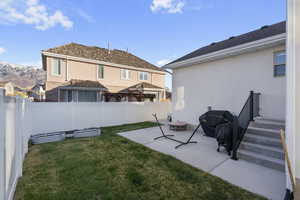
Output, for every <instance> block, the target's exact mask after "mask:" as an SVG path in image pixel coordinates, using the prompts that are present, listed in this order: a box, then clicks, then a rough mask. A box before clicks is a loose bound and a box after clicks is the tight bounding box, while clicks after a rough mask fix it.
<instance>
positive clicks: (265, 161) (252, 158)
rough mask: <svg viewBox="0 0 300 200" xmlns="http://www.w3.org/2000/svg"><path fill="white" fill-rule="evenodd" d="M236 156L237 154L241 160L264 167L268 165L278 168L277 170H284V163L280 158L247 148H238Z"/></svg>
mask: <svg viewBox="0 0 300 200" xmlns="http://www.w3.org/2000/svg"><path fill="white" fill-rule="evenodd" d="M238 156H239V158H241V159H243V160H246V161H249V162H252V163H255V164H258V165H262V166H264V167H268V168H271V169H275V170H279V171H284V170H285V163H284V161H283V160H281V159H276V158H272V157H269V156H265V155H262V154H258V153H254V152H250V151H247V150H239V152H238Z"/></svg>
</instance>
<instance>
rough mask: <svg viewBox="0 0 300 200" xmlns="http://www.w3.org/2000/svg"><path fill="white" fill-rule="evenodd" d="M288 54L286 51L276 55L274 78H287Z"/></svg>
mask: <svg viewBox="0 0 300 200" xmlns="http://www.w3.org/2000/svg"><path fill="white" fill-rule="evenodd" d="M285 64H286V54H285V51H279V52H275V53H274V77H279V76H285Z"/></svg>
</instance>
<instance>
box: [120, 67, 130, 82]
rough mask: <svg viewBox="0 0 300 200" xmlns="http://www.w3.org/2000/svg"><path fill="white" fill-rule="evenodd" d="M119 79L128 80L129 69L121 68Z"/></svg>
mask: <svg viewBox="0 0 300 200" xmlns="http://www.w3.org/2000/svg"><path fill="white" fill-rule="evenodd" d="M121 79H122V80H129V79H130V70H128V69H121Z"/></svg>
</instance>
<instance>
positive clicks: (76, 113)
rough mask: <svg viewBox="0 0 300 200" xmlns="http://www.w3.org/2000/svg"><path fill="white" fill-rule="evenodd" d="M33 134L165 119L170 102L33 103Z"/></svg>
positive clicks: (31, 107)
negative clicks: (155, 115) (155, 114)
mask: <svg viewBox="0 0 300 200" xmlns="http://www.w3.org/2000/svg"><path fill="white" fill-rule="evenodd" d="M29 109H30V112H31V113H32V120H33V124H34V126H33V131H32V133H33V134H39V133H51V132H56V131H67V130H75V129H83V128H92V127H104V126H113V125H120V124H128V123H136V122H143V121H150V120H151V121H153V120H154V118H153V116H152V114H153V113H157V115H158V118H159V119H166V118H167V115H168V113H169V112H170V111H171V103H170V102H160V103H149V102H109V103H106V102H103V103H101V102H98V103H31V104H30V106H29Z"/></svg>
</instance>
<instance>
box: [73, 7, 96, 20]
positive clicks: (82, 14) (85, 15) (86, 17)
mask: <svg viewBox="0 0 300 200" xmlns="http://www.w3.org/2000/svg"><path fill="white" fill-rule="evenodd" d="M75 11H76V12H77V14H78V15H79V16H80V17H81V18H83V19H84V20H86V21H87V22H89V23H95V22H96V21H95V19H94V18H93V17H92V16H91V15H89V14H88V13H87V12H85V11H84V10H82V9H80V8H76V9H75Z"/></svg>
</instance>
